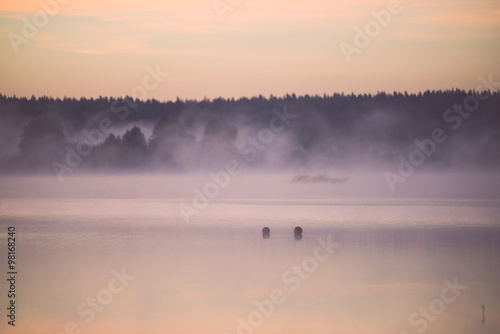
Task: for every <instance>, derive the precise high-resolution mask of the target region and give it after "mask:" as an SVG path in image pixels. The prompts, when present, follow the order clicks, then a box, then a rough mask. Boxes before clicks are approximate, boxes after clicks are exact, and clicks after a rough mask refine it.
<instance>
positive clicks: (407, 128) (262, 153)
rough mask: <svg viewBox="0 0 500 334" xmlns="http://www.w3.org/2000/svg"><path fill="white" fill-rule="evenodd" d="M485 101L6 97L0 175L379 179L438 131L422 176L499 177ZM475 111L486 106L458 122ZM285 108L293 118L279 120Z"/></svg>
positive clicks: (442, 96)
mask: <svg viewBox="0 0 500 334" xmlns="http://www.w3.org/2000/svg"><path fill="white" fill-rule="evenodd" d="M482 93H484V92H482ZM476 94H479V92H474V91H463V90H447V91H432V92H430V91H426V92H424V93H419V94H407V93H406V92H405V93H399V92H394V93H392V94H387V93H383V92H381V93H378V94H376V95H371V94H362V95H354V94H351V95H345V94H333V95H326V94H325V95H323V96H309V95H305V96H300V97H297V96H295V94H292V95H286V96H284V97H274V96H270V97H269V98H264V97H262V96H258V97H253V98H240V99H237V100H235V99H223V98H217V99H214V100H208V99H204V100H202V101H196V100H185V101H182V100H180V99H177V100H176V101H168V102H159V101H157V100H148V101H139V100H133V99H132V98H130V97H126V98H124V99H115V98H107V97H100V98H97V99H85V98H82V99H79V100H77V99H74V98H64V99H53V98H49V97H40V98H35V97H32V98H30V99H28V98H18V97H6V96H3V95H0V120H1V121H0V136H1V138H0V171H2V172H3V173H38V172H53V171H54V168H55V167H54V162H57V163H58V165H57V164H56V168H69V169H68V170H67V171H69V170H71V171H75V170H78V171H79V172H118V171H124V172H173V173H178V172H184V171H196V170H213V169H217V168H224V166H225V165H226V164H227V162H228V161H230V160H231V159H237V160H238V161H239V162H240V164H244V165H245V166H247V167H249V168H251V169H259V168H266V169H267V170H273V171H281V170H285V169H287V170H292V169H293V170H296V171H297V170H308V169H321V170H327V169H329V168H332V169H337V170H339V169H347V168H352V167H356V168H366V169H371V168H376V167H380V166H384V167H386V166H389V167H390V166H394V165H397V164H398V163H399V160H398V157H399V156H403V157H408V155H409V154H410V153H411V152H412V150H415V149H416V147H417V146H416V144H415V140H420V141H425V140H426V139H429V138H432V133H433V130H434V129H435V128H441V129H443V131H444V133H445V135H446V137H447V139H446V141H445V142H444V143H436V145H435V149H434V148H432V145H430V146H427V148H428V149H429V150H430V149H432V150H431V151H432V152H427V153H429V154H427V155H426V163H425V165H424V166H423V167H422V168H432V169H450V168H453V169H462V170H470V169H474V170H491V169H497V168H498V167H500V115H499V107H500V93H499V92H491V93H490V92H488V93H487V94H488V95H487V98H484V99H483V100H479V99H476V98H468V97H470V96H475V95H476ZM484 94H486V93H484ZM484 96H486V95H484ZM466 101H467V102H468V103H472V102H474V101H477V102H478V103H479V106H478V107H477V106H475V105H473V104H470V105H468V106H466V107H467V108H468V109H471V110H472V111H470V112H468V111H467V110H468V109H467V108H465V107H463V108H462V109H461V110H462V111H461V112H459V109H457V108H460V105H463V104H464V103H466ZM471 101H472V102H471ZM476 107H477V108H476ZM284 108H285V109H286V113H287V114H289V115H292V116H290V118H288V119H285V120H282V119H281V118H282V117H281V118H280V116H279V115H281V116H282V115H283V113H284V112H285V111H284ZM476 109H477V110H476ZM273 119H274V120H273ZM265 129H267V130H265Z"/></svg>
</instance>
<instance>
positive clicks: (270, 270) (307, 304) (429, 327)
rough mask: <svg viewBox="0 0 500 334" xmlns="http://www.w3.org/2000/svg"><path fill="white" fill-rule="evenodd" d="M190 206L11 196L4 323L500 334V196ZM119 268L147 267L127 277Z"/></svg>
mask: <svg viewBox="0 0 500 334" xmlns="http://www.w3.org/2000/svg"><path fill="white" fill-rule="evenodd" d="M179 203H180V201H179V200H177V199H168V200H163V199H92V198H86V199H78V198H71V199H60V198H58V199H40V198H38V199H22V198H11V199H9V198H4V199H2V200H1V202H0V228H1V230H2V235H3V236H4V235H5V233H4V232H5V231H6V230H7V227H8V226H15V227H16V230H17V247H18V251H17V257H18V267H17V269H18V272H19V275H18V283H17V284H18V286H17V289H18V299H17V300H18V316H17V321H16V322H17V326H16V328H15V330H13V329H11V328H10V327H9V326H7V320H6V317H5V315H4V314H6V311H3V312H2V313H3V314H2V319H4V320H2V322H1V324H0V331H1V332H2V333H47V334H48V333H62V332H64V330H65V326H67V325H68V324H70V325H69V327H70V331H68V332H71V326H77V327H75V328H76V329H75V333H76V332H78V331H79V330H81V333H89V334H91V333H176V334H190V333H209V334H211V333H218V334H224V333H231V334H232V333H245V334H249V333H262V334H265V333H287V334H294V333H297V334H298V333H321V334H323V333H325V334H326V333H328V334H334V333H339V334H350V333H352V334H355V333H356V334H358V333H359V334H361V333H366V334H368V333H394V334H400V333H455V334H459V333H464V334H465V333H467V334H469V333H500V317H498V316H497V315H498V314H499V313H500V270H499V258H500V202H499V201H497V200H466V199H459V200H453V199H439V200H436V199H425V198H424V199H342V200H301V199H282V200H281V199H276V198H274V199H265V198H262V199H259V198H257V199H252V200H227V201H223V200H221V201H214V202H212V203H211V204H210V206H209V207H208V208H207V209H205V210H203V211H201V212H200V214H199V215H197V216H195V217H193V218H192V220H191V223H190V224H186V223H185V221H184V220H183V219H182V216H181V215H180V213H179V210H178V205H179ZM297 225H300V226H302V227H303V229H304V234H303V238H302V240H300V241H297V240H295V239H294V238H293V232H292V231H293V227H295V226H297ZM264 226H268V227H270V228H271V237H270V238H269V239H267V240H266V239H263V238H262V235H261V229H262V227H264ZM328 238H330V240H331V241H332V242H334V243H336V246H335V249H334V250H333V251H332V253H329V252H328V251H327V249H326V248H322V247H321V242H320V241H318V240H319V239H321V240H327V239H328ZM0 247H1V248H2V250H4V251H2V254H5V253H6V252H5V249H6V238H5V237H2V239H0ZM2 263H4V264H5V263H6V260H5V259H3V260H2ZM2 268H3V269H2V271H3V272H6V271H7V270H6V265H3V266H2ZM113 270H114V271H116V272H121V271H122V270H123V271H124V272H125V273H126V275H128V276H133V279H130V280H125V282H126V286H124V287H123V288H122V289H121V290H120V289H118V288H119V287H120V284H119V283H118V281H115V280H113V278H114V277H115V275H114V274H113ZM4 274H5V273H4ZM115 274H116V273H115ZM110 281H112V284H114V285H112V286H111V288H110V285H109V284H110ZM446 281H447V282H448V283H446ZM455 282H457V283H455ZM450 284H451V285H453V284H458V285H459V287H458V288H456V287H455V290H456V292H455V293H454V292H453V291H452V290H450V289H449V288H448V290H446V291H445V294H444V297H443V290H444V289H445V288H447V287H449V285H450ZM0 286H1V289H2V291H6V288H7V283H6V280H4V279H2V283H1V285H0ZM465 287H466V288H465ZM110 289H114V290H120V291H115V292H110ZM280 293H281V294H280ZM2 295H3V296H2V302H1V305H2V309H3V310H5V307H6V300H7V298H6V296H5V293H2ZM271 295H273V296H274V297H275V299H276V301H279V303H278V302H276V303H274V302H272V301H270V300H271ZM277 296H279V298H276V297H277ZM94 298H95V300H94V301H95V302H96V303H97V306H96V310H94V309H92V307H91V306H89V304H87V303H88V302H89V300H90V301H92V300H93V299H94ZM443 300H445V301H446V302H445V301H443ZM82 303H83V304H82ZM82 305H83V306H82ZM256 305H259V306H256ZM481 305H484V307H485V321H484V323H482V322H483V312H482V309H481ZM79 307H80V308H79ZM259 307H260V311H259ZM263 313H265V314H263ZM72 322H73V323H74V324H73V325H72V324H71V323H72Z"/></svg>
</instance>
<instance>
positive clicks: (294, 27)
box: [0, 0, 500, 100]
mask: <svg viewBox="0 0 500 334" xmlns="http://www.w3.org/2000/svg"><path fill="white" fill-rule="evenodd" d="M42 2H44V3H47V2H49V0H46V1H42ZM388 3H389V1H377V0H361V1H355V2H354V1H346V0H340V1H334V2H332V1H319V0H313V1H296V0H295V1H293V0H292V1H290V0H288V1H281V0H274V1H262V0H243V1H241V3H240V4H238V5H236V6H234V10H232V11H227V12H225V13H224V20H220V18H219V16H218V15H217V12H216V10H215V9H214V7H213V4H212V1H210V0H203V1H200V0H182V1H177V0H175V1H172V0H170V1H156V0H154V1H140V2H139V1H112V0H105V1H93V0H91V1H78V0H73V1H69V2H68V3H67V4H65V5H62V4H61V5H60V10H59V12H58V13H57V15H55V16H53V17H51V18H50V19H49V22H48V24H47V25H46V26H43V27H41V28H39V33H38V34H37V35H36V36H35V37H34V38H33V39H31V40H30V41H29V43H27V44H21V45H20V46H19V49H20V50H19V53H17V54H16V53H15V52H14V51H13V48H12V47H11V43H10V42H9V40H8V37H7V36H8V34H9V33H10V32H13V33H16V34H18V35H21V28H22V25H23V22H22V21H21V18H22V17H26V18H28V19H31V18H32V16H33V14H34V13H36V12H38V11H41V8H40V6H39V4H38V1H34V0H33V1H21V2H19V1H11V0H7V1H2V3H1V4H0V35H1V36H2V38H1V39H0V50H1V52H0V73H1V74H0V77H1V80H0V92H2V93H3V94H6V95H7V96H10V95H14V94H15V95H17V96H31V95H32V94H34V95H35V96H42V95H48V96H53V97H63V96H72V97H80V96H86V97H97V96H100V95H101V96H123V95H127V94H130V92H131V89H132V88H133V87H134V86H136V85H138V84H141V81H142V78H143V76H144V73H145V68H146V66H152V67H155V66H156V65H159V66H160V67H161V69H162V70H164V71H168V72H169V73H170V75H169V77H168V78H167V79H166V80H165V82H164V83H163V84H162V85H160V86H159V87H158V88H157V89H155V90H153V91H149V92H148V95H147V98H156V99H159V100H168V99H175V98H176V97H177V96H179V97H180V98H197V99H201V98H203V97H205V96H206V97H208V98H214V97H219V96H222V97H240V96H254V95H258V94H263V95H265V96H268V95H270V94H274V95H278V96H281V95H283V94H285V93H292V92H293V93H296V94H323V93H325V92H327V93H331V92H355V93H365V92H366V93H368V92H371V93H373V92H377V91H382V90H385V91H393V90H398V91H404V90H407V91H408V92H417V91H423V90H426V89H431V90H432V89H448V88H452V87H457V88H460V89H473V88H474V87H475V86H476V83H477V76H479V75H487V74H490V73H491V74H493V77H498V75H499V74H500V69H499V66H498V59H499V58H500V43H499V41H500V29H499V28H500V3H499V2H498V1H493V0H486V1H474V2H471V1H455V0H454V1H443V0H438V1H401V6H402V12H401V13H400V14H398V15H394V16H393V17H392V20H391V23H390V24H389V25H388V26H387V27H385V28H382V30H381V32H380V34H379V35H378V36H375V37H374V38H373V40H372V41H371V43H370V45H369V46H368V47H366V48H364V49H362V50H361V53H360V54H355V55H353V57H352V62H351V63H350V64H348V63H347V62H346V59H345V58H344V56H343V55H342V52H341V51H340V48H339V44H340V43H341V42H346V43H349V44H352V43H353V38H354V35H355V31H354V28H355V27H356V26H358V27H360V28H361V29H362V28H364V27H365V25H366V23H368V22H369V21H371V20H373V18H372V16H371V15H370V12H371V11H373V10H374V11H380V10H383V9H386V8H387V6H388Z"/></svg>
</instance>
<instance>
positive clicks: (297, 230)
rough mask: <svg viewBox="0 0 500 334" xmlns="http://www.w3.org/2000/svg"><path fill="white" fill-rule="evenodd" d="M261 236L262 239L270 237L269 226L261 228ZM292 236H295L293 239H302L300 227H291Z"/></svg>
mask: <svg viewBox="0 0 500 334" xmlns="http://www.w3.org/2000/svg"><path fill="white" fill-rule="evenodd" d="M262 237H263V238H264V239H269V238H270V237H271V229H270V228H269V227H264V228H263V229H262ZM293 237H294V238H295V240H301V239H302V227H300V226H297V227H295V228H294V229H293Z"/></svg>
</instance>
